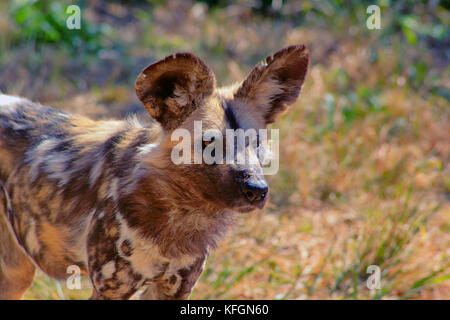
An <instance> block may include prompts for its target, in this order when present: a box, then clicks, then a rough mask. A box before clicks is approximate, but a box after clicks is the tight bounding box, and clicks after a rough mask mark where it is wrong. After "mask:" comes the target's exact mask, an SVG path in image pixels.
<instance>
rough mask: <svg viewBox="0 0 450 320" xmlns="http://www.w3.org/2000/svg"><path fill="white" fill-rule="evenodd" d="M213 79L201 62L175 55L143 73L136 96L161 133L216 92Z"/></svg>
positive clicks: (174, 125) (137, 86)
mask: <svg viewBox="0 0 450 320" xmlns="http://www.w3.org/2000/svg"><path fill="white" fill-rule="evenodd" d="M215 83H216V80H215V77H214V74H213V73H212V72H211V70H210V69H209V68H208V67H207V66H206V64H205V63H204V62H203V61H202V60H200V58H198V57H196V56H194V55H193V54H190V53H177V54H175V55H171V56H168V57H166V58H165V59H163V60H160V61H158V62H155V63H153V64H151V65H149V66H148V67H147V68H145V69H144V70H142V72H141V73H140V74H139V76H138V78H137V80H136V84H135V88H136V94H137V96H138V98H139V100H141V102H142V103H143V104H144V106H145V107H146V109H147V110H148V112H149V113H150V115H151V116H152V117H153V118H154V119H155V120H157V121H158V122H159V123H160V124H161V125H162V126H163V128H164V129H166V130H172V129H175V128H176V127H178V126H179V125H180V124H181V123H182V122H183V121H184V120H185V119H186V118H187V117H188V116H189V115H190V114H191V113H192V111H194V110H195V109H196V108H197V107H198V106H199V105H200V104H201V103H202V101H203V99H204V98H205V97H207V96H209V95H211V94H212V93H213V91H214V88H215Z"/></svg>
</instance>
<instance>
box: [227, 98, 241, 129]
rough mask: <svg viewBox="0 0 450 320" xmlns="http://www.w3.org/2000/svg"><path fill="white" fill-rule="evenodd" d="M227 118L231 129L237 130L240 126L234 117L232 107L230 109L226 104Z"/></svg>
mask: <svg viewBox="0 0 450 320" xmlns="http://www.w3.org/2000/svg"><path fill="white" fill-rule="evenodd" d="M224 109H225V116H226V117H227V120H228V123H229V124H230V127H231V129H233V130H237V129H238V128H239V124H238V122H237V120H236V117H235V116H234V111H233V109H232V108H231V107H229V106H228V105H227V104H226V103H225V102H224Z"/></svg>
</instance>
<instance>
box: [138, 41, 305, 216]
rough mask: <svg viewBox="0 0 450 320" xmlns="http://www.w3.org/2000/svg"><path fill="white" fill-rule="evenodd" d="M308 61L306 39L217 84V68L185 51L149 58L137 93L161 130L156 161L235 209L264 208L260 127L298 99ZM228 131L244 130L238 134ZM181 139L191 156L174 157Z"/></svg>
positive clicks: (188, 184) (187, 183) (210, 197)
mask: <svg viewBox="0 0 450 320" xmlns="http://www.w3.org/2000/svg"><path fill="white" fill-rule="evenodd" d="M308 64H309V54H308V52H307V49H306V48H305V46H303V45H297V46H291V47H287V48H285V49H282V50H280V51H278V52H277V53H275V54H274V55H272V56H269V57H267V58H266V59H265V61H264V62H261V63H259V64H258V65H257V66H256V67H255V68H253V70H252V71H251V72H250V73H249V75H248V76H247V77H246V78H245V79H244V80H243V81H242V82H240V83H237V84H234V85H232V86H229V87H224V88H216V79H215V76H214V73H213V72H212V71H211V70H210V69H209V68H208V66H207V65H206V64H205V63H204V62H203V61H201V60H200V59H199V58H198V57H196V56H194V55H192V54H190V53H178V54H175V55H172V56H168V57H166V58H165V59H163V60H161V61H158V62H156V63H154V64H151V65H150V66H148V67H147V68H145V69H144V70H143V71H142V72H141V73H140V75H139V76H138V78H137V81H136V93H137V96H138V98H139V99H140V100H141V102H142V103H143V104H144V106H145V107H146V109H147V110H148V112H149V113H150V115H151V116H152V117H153V118H154V119H155V120H157V121H158V122H159V123H160V125H161V127H162V129H163V132H164V135H163V139H162V141H161V144H160V146H159V151H158V156H157V159H156V158H155V159H153V160H154V161H155V162H157V163H159V165H160V166H161V168H166V169H169V170H166V172H170V174H172V175H175V176H177V177H181V178H182V179H177V181H178V183H179V184H182V185H183V184H184V185H183V186H182V187H183V188H190V189H192V190H195V192H197V193H198V194H199V195H200V196H201V197H202V198H203V199H204V200H206V201H209V202H211V203H214V204H219V205H220V206H222V207H224V208H229V209H233V210H236V211H240V212H249V211H252V210H254V209H255V208H257V207H258V208H262V207H263V206H264V204H265V202H266V199H267V195H268V186H267V183H266V181H265V179H264V175H263V170H262V166H261V163H260V162H259V161H254V160H255V158H258V155H260V153H258V148H260V147H261V146H259V140H260V137H259V136H258V133H259V132H260V131H259V130H260V129H265V128H266V127H267V125H268V124H270V123H272V122H274V121H275V119H276V118H277V116H278V115H280V114H281V113H282V112H283V111H285V110H286V109H287V107H288V106H289V105H290V104H292V103H293V102H295V101H296V99H297V98H298V95H299V93H300V90H301V88H302V85H303V82H304V80H305V76H306V73H307V69H308ZM199 125H200V129H199ZM230 130H233V131H230ZM230 132H236V133H237V132H240V133H241V134H242V132H243V133H244V138H243V140H241V141H236V140H239V139H238V138H239V136H240V137H242V135H239V134H235V135H234V136H231V135H230V134H229V133H230ZM248 132H251V133H253V134H247V133H248ZM180 133H187V134H188V137H186V136H185V135H184V136H183V134H180ZM198 133H200V134H198ZM227 133H228V134H227ZM254 133H256V134H254ZM186 138H188V139H186ZM231 140H233V141H231ZM180 141H181V142H180ZM180 143H181V144H182V145H184V146H186V145H187V146H188V148H187V149H186V148H184V149H183V150H182V153H184V154H183V156H184V159H186V158H187V159H188V161H187V162H186V161H184V162H182V163H175V162H176V161H174V160H173V156H174V150H175V149H176V148H177V147H179V146H180ZM207 151H209V152H207ZM218 151H219V152H218ZM220 151H222V152H220ZM230 154H231V155H232V156H231V157H230ZM205 155H209V156H210V159H211V158H212V159H213V160H212V161H211V160H210V161H207V158H205ZM198 159H203V160H205V161H200V162H199V161H198ZM230 159H234V160H235V161H230ZM237 159H245V160H244V161H243V162H242V161H236V160H237ZM251 159H253V161H251ZM221 160H222V161H221ZM257 160H258V159H257ZM180 181H181V182H180Z"/></svg>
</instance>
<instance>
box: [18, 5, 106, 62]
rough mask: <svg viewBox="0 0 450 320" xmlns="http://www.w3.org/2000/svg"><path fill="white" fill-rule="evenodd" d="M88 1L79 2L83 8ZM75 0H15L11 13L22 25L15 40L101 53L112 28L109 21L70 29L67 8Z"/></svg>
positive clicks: (77, 52) (71, 50)
mask: <svg viewBox="0 0 450 320" xmlns="http://www.w3.org/2000/svg"><path fill="white" fill-rule="evenodd" d="M84 3H85V1H80V2H79V3H77V5H79V6H81V8H83V5H84ZM71 4H72V1H40V0H14V1H12V2H11V6H10V15H11V17H12V18H13V19H14V22H15V23H16V24H17V25H18V26H20V27H19V28H15V29H14V33H13V39H14V40H13V43H15V44H17V45H20V43H21V42H24V41H32V42H34V43H35V45H36V47H38V48H39V47H40V46H41V45H44V44H57V45H58V46H60V47H61V49H64V48H67V49H68V50H69V52H70V53H71V54H73V55H77V54H80V53H82V52H85V53H97V52H98V51H99V50H100V49H101V48H102V37H103V36H105V35H106V34H107V32H108V26H107V25H105V24H101V23H100V24H83V20H82V19H81V21H82V22H81V23H82V27H81V28H80V29H72V30H70V29H68V28H67V26H66V19H67V18H68V17H69V14H68V13H67V12H66V8H67V7H68V6H69V5H71Z"/></svg>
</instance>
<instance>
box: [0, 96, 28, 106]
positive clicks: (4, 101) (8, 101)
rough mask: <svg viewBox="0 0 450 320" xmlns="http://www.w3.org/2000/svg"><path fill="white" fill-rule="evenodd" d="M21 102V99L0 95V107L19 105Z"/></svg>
mask: <svg viewBox="0 0 450 320" xmlns="http://www.w3.org/2000/svg"><path fill="white" fill-rule="evenodd" d="M23 100H24V99H23V98H19V97H14V96H8V95H6V94H0V107H3V106H10V105H13V104H16V103H19V102H20V101H23Z"/></svg>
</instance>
